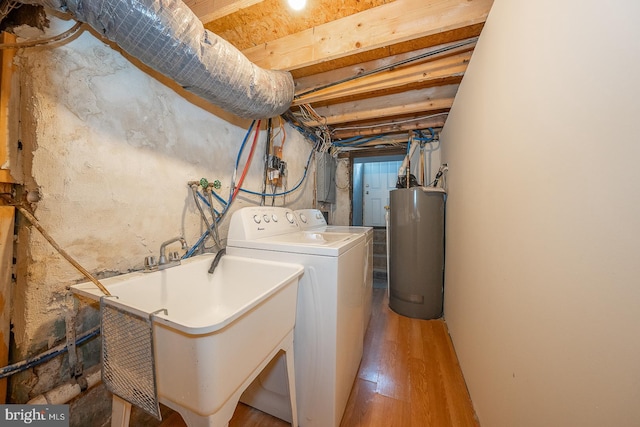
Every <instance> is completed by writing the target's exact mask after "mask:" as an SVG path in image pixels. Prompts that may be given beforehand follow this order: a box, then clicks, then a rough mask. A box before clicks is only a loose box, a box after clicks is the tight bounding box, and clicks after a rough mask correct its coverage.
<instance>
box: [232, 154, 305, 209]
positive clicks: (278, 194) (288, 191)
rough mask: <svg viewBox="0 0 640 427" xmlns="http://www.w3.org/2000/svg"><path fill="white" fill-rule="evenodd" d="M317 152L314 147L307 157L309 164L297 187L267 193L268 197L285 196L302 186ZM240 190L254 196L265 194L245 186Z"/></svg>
mask: <svg viewBox="0 0 640 427" xmlns="http://www.w3.org/2000/svg"><path fill="white" fill-rule="evenodd" d="M315 152H316V150H314V149H312V150H311V152H310V153H309V157H308V158H307V164H306V165H305V167H304V174H303V175H302V178H301V179H300V181H299V182H298V183H297V184H296V185H295V187H293V188H292V189H291V190H286V191H284V192H280V193H271V194H265V196H266V197H279V196H284V195H287V194H290V193H293V192H294V191H296V190H297V189H298V188H300V186H301V185H302V183H303V182H304V180H305V178H306V177H307V172H308V171H309V165H310V164H311V159H312V158H313V154H314V153H315ZM240 191H242V192H243V193H247V194H252V195H254V196H262V195H263V193H258V192H257V191H251V190H246V189H244V188H241V189H240Z"/></svg>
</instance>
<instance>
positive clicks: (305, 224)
mask: <svg viewBox="0 0 640 427" xmlns="http://www.w3.org/2000/svg"><path fill="white" fill-rule="evenodd" d="M293 213H294V214H295V216H296V219H297V220H298V224H299V225H300V228H302V229H303V230H315V231H319V232H325V233H354V234H362V235H364V237H365V254H364V255H365V256H364V258H363V260H362V266H363V269H364V283H363V286H364V318H363V324H364V327H363V331H364V332H366V331H367V326H368V325H369V319H370V318H371V304H372V301H373V227H360V226H350V225H327V221H326V219H325V217H324V215H323V214H322V212H321V211H320V210H318V209H298V210H295V211H293ZM362 339H363V340H364V334H363V336H362Z"/></svg>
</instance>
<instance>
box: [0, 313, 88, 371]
mask: <svg viewBox="0 0 640 427" xmlns="http://www.w3.org/2000/svg"><path fill="white" fill-rule="evenodd" d="M98 335H100V326H96V327H95V328H93V329H90V330H89V331H87V332H85V333H84V334H82V335H80V336H79V337H78V338H77V339H76V346H78V345H80V344H82V343H84V342H86V341H88V340H90V339H91V338H93V337H96V336H98ZM68 350H69V349H68V348H67V345H66V344H62V345H59V346H57V347H53V348H51V349H49V350H47V351H45V352H44V353H40V354H38V355H37V356H33V357H29V358H28V359H25V360H22V361H20V362H17V363H13V364H11V365H7V366H5V367H4V368H2V369H0V379H2V378H7V377H9V376H11V375H13V374H17V373H18V372H22V371H26V370H27V369H29V368H33V367H34V366H37V365H39V364H41V363H44V362H46V361H48V360H51V359H53V358H54V357H56V356H58V355H60V354H62V353H64V352H66V351H68Z"/></svg>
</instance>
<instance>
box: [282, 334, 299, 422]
mask: <svg viewBox="0 0 640 427" xmlns="http://www.w3.org/2000/svg"><path fill="white" fill-rule="evenodd" d="M285 359H286V363H287V379H288V380H289V399H290V401H291V425H292V426H293V427H298V405H297V403H296V378H295V369H294V365H293V339H291V341H290V342H289V346H288V348H286V349H285Z"/></svg>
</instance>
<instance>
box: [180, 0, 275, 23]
mask: <svg viewBox="0 0 640 427" xmlns="http://www.w3.org/2000/svg"><path fill="white" fill-rule="evenodd" d="M263 1H264V0H184V3H185V4H186V5H187V6H188V7H189V9H191V10H192V11H193V13H195V14H196V16H197V17H198V18H200V20H201V21H202V22H204V23H206V22H211V21H213V20H216V19H219V18H222V17H224V16H227V15H231V14H232V13H235V12H237V11H239V10H240V9H244V8H247V7H249V6H253V5H254V4H258V3H262V2H263Z"/></svg>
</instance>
